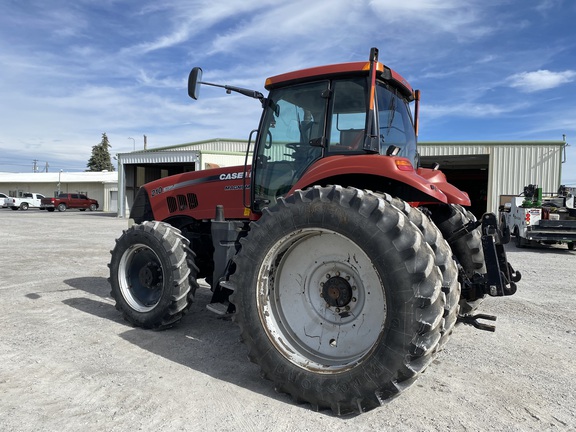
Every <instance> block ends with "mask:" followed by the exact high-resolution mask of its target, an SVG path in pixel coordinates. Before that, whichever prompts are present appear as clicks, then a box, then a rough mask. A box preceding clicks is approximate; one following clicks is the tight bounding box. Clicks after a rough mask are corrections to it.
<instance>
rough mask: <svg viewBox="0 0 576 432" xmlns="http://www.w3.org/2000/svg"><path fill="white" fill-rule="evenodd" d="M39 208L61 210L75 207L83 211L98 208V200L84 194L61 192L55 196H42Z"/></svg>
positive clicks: (50, 210)
mask: <svg viewBox="0 0 576 432" xmlns="http://www.w3.org/2000/svg"><path fill="white" fill-rule="evenodd" d="M40 208H41V209H46V210H48V211H49V212H53V211H54V210H55V209H58V211H61V212H63V211H66V209H69V208H77V209H80V211H85V210H86V209H89V210H90V211H95V210H96V209H97V208H98V201H96V200H95V199H92V198H88V197H87V196H86V195H84V194H77V193H61V194H60V195H58V196H57V197H56V198H42V200H41V201H40Z"/></svg>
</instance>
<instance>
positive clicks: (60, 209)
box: [58, 203, 66, 212]
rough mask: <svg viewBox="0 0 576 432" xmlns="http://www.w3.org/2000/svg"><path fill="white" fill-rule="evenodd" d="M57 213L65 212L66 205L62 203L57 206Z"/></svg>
mask: <svg viewBox="0 0 576 432" xmlns="http://www.w3.org/2000/svg"><path fill="white" fill-rule="evenodd" d="M58 211H59V212H65V211H66V204H64V203H60V204H58Z"/></svg>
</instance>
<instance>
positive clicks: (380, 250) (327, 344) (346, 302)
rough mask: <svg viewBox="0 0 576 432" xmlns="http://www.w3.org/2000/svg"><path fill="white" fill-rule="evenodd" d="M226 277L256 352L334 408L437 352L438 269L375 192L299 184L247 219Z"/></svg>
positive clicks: (350, 405)
mask: <svg viewBox="0 0 576 432" xmlns="http://www.w3.org/2000/svg"><path fill="white" fill-rule="evenodd" d="M230 283H231V285H232V286H234V287H236V289H235V291H234V294H233V296H232V301H233V302H234V304H235V305H236V308H237V312H236V315H235V319H236V320H237V322H238V323H239V325H240V328H241V334H242V338H243V340H244V342H245V343H246V344H247V345H248V348H249V355H250V358H251V360H252V361H253V362H255V363H257V364H259V365H260V367H261V368H262V372H263V374H264V376H265V377H267V378H268V379H270V380H272V381H273V382H274V383H275V385H276V388H277V389H278V390H279V391H282V392H285V393H289V394H290V395H292V396H293V398H294V399H295V400H297V401H301V402H308V403H310V404H311V405H312V406H313V407H314V408H315V409H324V408H330V409H332V411H333V412H334V413H335V414H338V415H341V414H347V413H352V412H363V411H367V410H370V409H372V408H375V407H377V406H380V404H381V402H382V401H383V400H385V399H388V398H391V397H394V396H395V395H397V394H398V393H399V392H400V391H402V390H403V389H405V388H406V387H408V386H409V385H410V384H411V383H412V382H413V381H414V380H415V379H416V377H417V376H418V375H419V373H421V372H422V371H423V370H424V369H425V368H426V366H428V364H429V363H430V362H431V360H432V359H433V355H434V353H435V351H436V348H437V346H438V342H439V340H440V337H441V330H442V321H443V320H442V315H443V308H444V296H443V295H441V288H442V276H441V274H440V270H439V269H438V267H437V266H436V265H435V264H434V255H433V252H432V250H431V248H430V247H429V245H428V244H427V243H426V242H425V241H424V239H423V237H422V234H421V233H420V231H419V230H418V229H417V228H416V227H415V226H414V225H413V224H411V223H410V222H409V220H408V219H407V218H406V216H405V215H404V214H403V213H402V212H401V211H399V210H398V209H397V208H396V207H394V206H392V205H390V204H389V203H388V202H386V201H385V200H383V199H382V198H381V197H378V196H376V195H375V194H370V193H364V192H362V191H360V190H357V189H353V188H347V189H343V188H341V187H339V186H334V187H314V188H311V189H307V190H305V191H297V192H295V194H294V195H292V196H290V197H288V198H286V199H280V200H279V201H278V203H277V204H276V205H275V206H273V207H271V208H269V209H266V210H265V211H264V212H263V215H262V218H261V219H260V220H259V221H258V222H255V223H253V224H252V225H251V230H250V232H249V234H248V236H247V237H246V239H244V240H242V249H241V251H240V253H239V255H238V256H237V258H236V272H235V273H234V274H233V275H232V276H231V278H230Z"/></svg>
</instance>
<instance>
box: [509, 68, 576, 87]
mask: <svg viewBox="0 0 576 432" xmlns="http://www.w3.org/2000/svg"><path fill="white" fill-rule="evenodd" d="M575 78H576V71H572V70H567V71H563V72H552V71H549V70H545V69H544V70H537V71H535V72H521V73H517V74H514V75H512V76H510V77H509V78H508V82H509V84H508V85H509V86H510V87H513V88H517V89H519V90H520V91H522V92H526V93H532V92H536V91H540V90H548V89H552V88H555V87H558V86H560V85H562V84H566V83H569V82H571V81H574V79H575Z"/></svg>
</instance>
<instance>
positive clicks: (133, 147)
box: [128, 137, 136, 151]
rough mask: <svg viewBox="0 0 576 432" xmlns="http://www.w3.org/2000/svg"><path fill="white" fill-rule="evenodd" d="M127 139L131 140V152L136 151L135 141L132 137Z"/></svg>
mask: <svg viewBox="0 0 576 432" xmlns="http://www.w3.org/2000/svg"><path fill="white" fill-rule="evenodd" d="M128 139H131V140H132V151H136V140H135V139H134V138H132V137H128Z"/></svg>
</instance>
